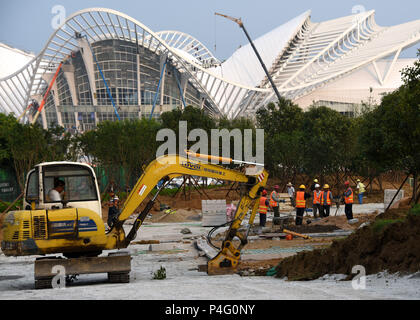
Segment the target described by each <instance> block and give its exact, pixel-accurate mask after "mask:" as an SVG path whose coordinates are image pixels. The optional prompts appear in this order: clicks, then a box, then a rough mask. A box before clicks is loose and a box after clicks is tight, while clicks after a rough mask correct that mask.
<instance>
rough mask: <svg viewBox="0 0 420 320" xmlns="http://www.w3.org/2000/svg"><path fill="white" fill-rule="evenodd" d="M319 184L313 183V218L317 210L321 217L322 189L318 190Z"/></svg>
mask: <svg viewBox="0 0 420 320" xmlns="http://www.w3.org/2000/svg"><path fill="white" fill-rule="evenodd" d="M320 187H321V186H320V185H319V184H316V185H315V190H314V191H313V197H312V198H313V201H312V210H313V212H314V218H315V219H316V218H318V214H317V213H318V212H319V216H320V217H321V218H322V213H321V211H322V209H321V196H322V191H321V190H319V188H320Z"/></svg>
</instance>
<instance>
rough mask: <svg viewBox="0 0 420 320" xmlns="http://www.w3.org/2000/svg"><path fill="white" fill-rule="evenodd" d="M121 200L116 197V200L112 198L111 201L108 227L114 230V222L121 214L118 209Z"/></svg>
mask: <svg viewBox="0 0 420 320" xmlns="http://www.w3.org/2000/svg"><path fill="white" fill-rule="evenodd" d="M119 200H120V199H119V198H118V196H114V198H112V199H111V200H110V201H109V209H108V220H107V223H108V227H109V228H112V226H113V225H114V221H115V219H116V218H117V216H118V214H119V213H120V211H119V209H118V201H119Z"/></svg>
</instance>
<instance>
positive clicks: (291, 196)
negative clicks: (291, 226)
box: [287, 182, 296, 207]
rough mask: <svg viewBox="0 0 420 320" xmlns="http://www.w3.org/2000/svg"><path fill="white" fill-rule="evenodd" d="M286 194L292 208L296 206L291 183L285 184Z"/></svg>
mask: <svg viewBox="0 0 420 320" xmlns="http://www.w3.org/2000/svg"><path fill="white" fill-rule="evenodd" d="M287 193H288V195H289V197H290V202H291V203H292V206H293V207H294V206H296V204H295V196H296V190H295V188H294V187H293V184H292V183H291V182H289V183H288V184H287Z"/></svg>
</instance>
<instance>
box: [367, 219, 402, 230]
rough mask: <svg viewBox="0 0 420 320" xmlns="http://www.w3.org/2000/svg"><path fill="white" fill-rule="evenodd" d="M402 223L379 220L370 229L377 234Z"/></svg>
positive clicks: (395, 220)
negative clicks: (390, 226)
mask: <svg viewBox="0 0 420 320" xmlns="http://www.w3.org/2000/svg"><path fill="white" fill-rule="evenodd" d="M403 221H404V219H381V220H377V221H375V222H374V223H373V225H372V228H373V231H374V232H376V233H379V232H381V231H382V230H384V229H385V228H386V227H388V226H389V225H391V224H394V223H397V222H403Z"/></svg>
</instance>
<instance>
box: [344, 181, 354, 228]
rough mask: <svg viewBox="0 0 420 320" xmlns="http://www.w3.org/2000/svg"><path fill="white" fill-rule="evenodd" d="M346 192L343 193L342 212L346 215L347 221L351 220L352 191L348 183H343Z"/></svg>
mask: <svg viewBox="0 0 420 320" xmlns="http://www.w3.org/2000/svg"><path fill="white" fill-rule="evenodd" d="M344 186H345V188H346V191H344V193H343V198H344V203H345V207H344V212H345V213H346V217H347V220H352V219H353V189H352V188H351V187H350V182H348V181H346V182H345V183H344Z"/></svg>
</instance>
